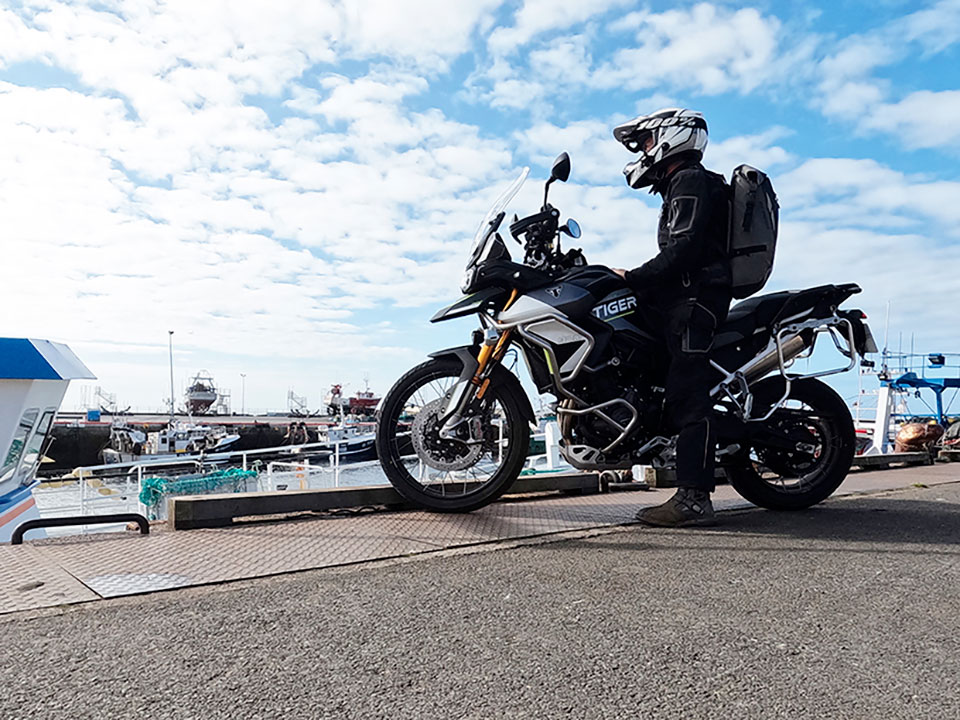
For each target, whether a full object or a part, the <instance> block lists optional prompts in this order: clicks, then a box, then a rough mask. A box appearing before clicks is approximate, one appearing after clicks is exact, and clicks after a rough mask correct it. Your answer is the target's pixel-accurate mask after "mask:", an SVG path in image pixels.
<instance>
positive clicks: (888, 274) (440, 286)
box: [0, 0, 960, 410]
mask: <svg viewBox="0 0 960 720" xmlns="http://www.w3.org/2000/svg"><path fill="white" fill-rule="evenodd" d="M957 68H960V0H943V1H941V2H901V1H899V0H874V1H873V2H870V3H858V2H853V1H852V0H835V1H834V2H830V3H826V2H820V3H811V2H803V1H802V0H800V1H797V2H791V3H777V2H759V3H756V4H751V5H743V4H733V3H724V2H714V3H677V2H672V3H665V2H649V3H637V2H631V1H629V0H512V1H508V2H501V1H500V0H457V2H450V0H325V1H324V0H315V1H313V2H295V1H294V0H273V1H272V2H270V3H266V2H243V1H241V0H230V1H229V2H228V1H227V0H203V2H197V1H196V0H166V1H155V2H151V1H143V0H123V1H122V2H121V1H120V0H96V1H93V2H75V3H67V2H54V1H51V0H22V1H21V0H4V1H3V2H2V3H0V138H2V141H0V243H2V249H3V256H4V258H3V262H2V263H0V293H2V297H3V311H2V326H0V334H2V335H5V336H12V337H16V336H24V335H26V336H32V337H43V338H50V339H54V340H59V341H63V342H67V343H69V344H70V345H71V346H72V347H73V348H74V350H75V351H76V352H77V354H78V355H79V356H80V357H81V358H82V359H83V360H84V361H85V362H86V363H87V365H88V366H89V367H90V368H91V369H92V370H93V371H94V372H95V374H96V375H97V376H98V378H99V381H98V383H97V384H99V385H100V386H102V387H103V388H104V389H105V390H106V391H107V392H111V393H115V394H116V395H117V398H118V401H119V402H120V404H121V405H122V406H124V405H133V406H134V407H136V408H140V409H149V408H159V407H160V406H161V405H162V403H163V402H164V398H165V397H167V396H168V395H169V389H168V388H169V374H168V366H167V339H168V335H167V331H168V330H173V331H175V334H174V336H173V339H174V364H175V383H176V385H177V392H178V393H179V392H180V391H181V390H182V388H183V387H184V386H185V385H186V383H187V380H188V378H189V377H190V376H192V375H193V374H194V373H196V372H197V371H199V370H201V369H206V370H209V371H210V372H211V373H212V374H213V376H214V377H215V378H216V380H217V383H218V384H219V385H220V386H222V387H223V388H224V389H225V390H229V391H232V393H233V406H234V409H237V410H239V409H240V405H241V397H240V396H241V377H240V375H241V373H243V374H244V375H246V380H245V382H244V383H243V384H244V385H245V390H244V398H243V399H244V402H245V405H246V409H247V410H250V409H251V408H253V409H267V408H270V409H283V408H285V407H286V405H287V392H288V391H289V390H293V391H294V392H296V393H297V394H298V395H303V396H306V397H307V399H308V404H309V405H310V406H311V407H317V406H319V404H320V399H321V396H322V395H323V394H325V392H326V389H327V388H328V386H329V385H330V384H331V383H333V382H339V383H344V384H346V385H347V386H348V390H349V391H353V390H356V389H358V388H362V386H363V383H364V377H365V376H366V375H369V379H370V384H371V387H372V389H374V390H378V391H385V390H386V389H387V388H388V387H389V385H390V384H391V383H392V382H393V381H394V379H396V377H397V376H399V375H400V374H401V373H402V372H403V371H404V370H405V369H406V368H407V367H408V366H410V365H412V364H414V363H416V362H418V361H419V360H420V359H422V358H423V357H424V356H425V354H426V353H427V352H429V351H431V350H433V349H436V348H439V347H445V346H449V345H455V344H460V343H462V342H463V341H464V340H465V338H466V337H467V336H468V333H469V331H470V330H471V329H472V327H473V321H471V320H464V321H458V322H453V323H448V324H446V325H433V326H432V325H430V324H429V323H427V319H428V318H429V317H430V315H431V314H432V313H433V311H434V310H435V309H436V307H437V306H440V305H443V304H446V303H447V302H449V301H451V300H453V299H454V298H455V297H457V296H458V295H459V291H458V289H457V285H458V282H459V277H460V274H461V269H462V265H463V263H464V261H465V254H466V250H467V247H468V245H469V238H470V237H471V236H472V234H473V230H474V229H475V227H476V224H477V222H478V221H479V219H480V218H481V217H482V215H483V214H484V212H485V210H486V208H487V207H488V206H489V204H490V203H491V202H492V200H493V199H494V198H495V196H496V195H497V194H498V193H499V191H500V190H501V189H502V188H503V186H505V185H506V184H507V183H509V181H510V180H511V179H512V178H513V177H514V176H515V175H516V174H517V173H518V171H519V169H520V168H522V167H523V166H524V165H529V166H530V167H531V168H532V175H533V177H534V178H536V179H537V181H536V182H532V181H531V182H528V184H527V186H526V187H525V189H524V191H523V192H522V193H521V194H520V195H519V196H518V197H517V199H516V200H515V206H514V209H515V210H516V211H518V212H519V213H520V214H524V213H525V212H530V211H532V210H533V209H535V206H536V205H537V196H538V194H539V192H540V182H539V181H540V180H541V179H543V178H544V176H545V175H546V173H547V172H548V169H549V165H550V162H551V160H552V158H553V157H554V156H555V155H556V154H558V153H559V152H560V151H562V150H567V151H569V152H570V154H571V156H572V159H573V173H572V176H571V181H570V182H569V183H567V184H566V185H563V186H557V187H556V189H555V190H554V192H553V195H552V198H553V202H554V204H555V205H557V206H559V207H560V208H561V209H562V211H563V212H564V213H565V215H569V216H573V217H575V218H576V219H577V220H578V221H579V222H580V224H581V225H582V227H583V229H584V235H583V238H582V240H581V244H582V246H583V249H584V252H585V253H586V254H587V256H588V258H590V259H591V260H592V261H593V262H603V263H606V264H609V265H619V266H627V267H630V266H634V265H638V264H640V263H641V262H642V261H643V260H645V259H646V258H647V257H649V256H650V255H651V254H652V253H653V252H654V251H655V242H654V227H655V223H656V216H657V205H658V204H657V202H656V198H655V197H653V196H650V195H647V194H645V193H643V194H641V193H638V192H637V191H634V190H630V189H629V188H627V187H626V185H625V184H624V182H623V178H622V175H621V168H622V167H623V165H624V164H625V163H626V162H627V161H628V160H629V159H630V156H629V154H628V153H627V152H626V151H625V150H624V149H623V148H622V147H621V146H619V145H618V144H617V143H616V142H615V141H614V140H613V138H612V136H611V134H610V129H611V128H612V127H613V126H614V125H615V124H617V123H618V122H621V121H623V120H625V119H628V118H629V117H632V116H634V115H636V114H639V113H645V112H650V111H652V110H654V109H657V108H659V107H663V106H672V105H679V106H684V107H690V108H695V109H698V110H701V111H702V112H704V113H705V115H706V117H707V120H708V123H709V125H710V132H711V145H710V147H709V149H708V152H707V158H706V164H707V165H708V166H710V167H712V168H714V169H716V170H717V171H720V172H724V173H725V174H727V175H729V172H730V170H731V169H732V168H733V167H734V166H735V165H737V164H740V163H741V162H747V163H750V164H752V165H756V166H758V167H762V168H765V169H766V170H768V171H769V173H770V174H771V176H772V178H773V181H774V185H775V187H776V189H777V191H778V193H779V195H780V200H781V205H782V208H783V210H782V213H783V214H782V220H783V225H782V232H781V240H780V247H779V250H778V259H777V265H776V268H775V271H774V275H773V278H772V280H771V283H770V285H769V286H768V289H769V290H771V291H772V290H777V289H783V288H797V287H803V286H810V285H817V284H822V283H827V282H851V281H853V282H858V283H860V284H861V285H862V286H863V288H864V293H863V295H861V296H860V297H859V298H858V300H857V303H858V304H859V305H861V306H862V307H863V308H864V309H865V310H866V311H867V313H868V314H869V315H870V316H871V321H872V324H873V326H874V330H875V334H876V335H877V338H878V341H879V342H881V343H882V342H883V334H884V322H885V315H886V309H887V305H888V301H889V303H890V308H891V311H890V335H891V344H892V345H895V344H896V342H897V339H898V337H899V333H903V335H904V337H905V338H909V337H910V335H911V334H913V335H914V336H915V342H916V345H917V349H918V350H924V351H927V350H939V351H944V350H960V338H958V333H957V329H956V328H957V321H956V317H957V298H958V297H960V172H958V170H957V161H958V157H960V122H958V118H960V71H958V69H957ZM904 342H905V343H907V342H908V340H905V341H904ZM81 390H83V388H80V387H78V388H75V389H73V390H72V391H71V395H70V396H68V400H67V403H66V404H65V407H71V406H75V405H76V404H77V403H79V402H80V399H81V396H82V393H81ZM86 393H88V394H89V393H90V388H87V389H86Z"/></svg>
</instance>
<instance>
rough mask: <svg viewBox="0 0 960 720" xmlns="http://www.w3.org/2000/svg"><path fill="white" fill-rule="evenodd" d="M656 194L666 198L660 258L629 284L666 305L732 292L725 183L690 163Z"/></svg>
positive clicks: (631, 275) (660, 230)
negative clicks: (706, 291)
mask: <svg viewBox="0 0 960 720" xmlns="http://www.w3.org/2000/svg"><path fill="white" fill-rule="evenodd" d="M654 191H655V192H659V193H660V194H661V196H662V197H663V207H662V208H661V210H660V223H659V227H658V230H657V244H658V245H659V247H660V252H659V253H658V254H657V256H656V257H654V258H652V259H651V260H649V261H647V262H646V263H644V264H643V265H641V266H640V267H638V268H635V269H633V270H630V271H628V272H627V274H626V280H627V284H628V285H629V286H630V287H631V289H633V290H634V292H636V293H637V294H638V295H641V296H646V297H648V298H649V297H653V296H656V298H657V300H658V302H659V303H665V304H670V303H671V302H672V301H679V300H683V299H693V298H697V297H698V296H700V295H701V291H702V290H704V289H707V288H710V289H711V290H717V291H720V292H723V291H724V290H728V289H729V287H730V283H731V274H730V261H729V259H728V255H727V226H728V224H729V204H728V191H727V185H726V183H725V182H724V179H723V177H722V176H720V175H717V174H716V173H712V172H710V171H709V170H707V169H705V168H704V167H703V165H701V164H700V163H699V162H690V163H688V164H686V165H684V166H682V167H680V168H678V169H677V170H675V171H674V172H673V173H672V174H671V175H670V176H669V177H667V178H665V179H664V180H663V181H662V182H661V183H659V184H658V185H656V186H654ZM708 292H709V291H708Z"/></svg>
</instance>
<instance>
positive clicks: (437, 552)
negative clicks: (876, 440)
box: [0, 464, 960, 718]
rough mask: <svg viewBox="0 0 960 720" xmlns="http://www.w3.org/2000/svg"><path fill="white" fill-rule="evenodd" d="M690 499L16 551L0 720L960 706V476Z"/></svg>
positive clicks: (742, 713) (606, 500) (760, 712)
mask: <svg viewBox="0 0 960 720" xmlns="http://www.w3.org/2000/svg"><path fill="white" fill-rule="evenodd" d="M669 492H670V491H669V490H664V489H659V490H657V489H655V490H652V491H649V492H620V493H606V494H563V495H557V494H545V495H538V496H536V499H534V496H530V497H514V498H512V499H508V500H505V501H502V502H498V503H495V504H493V505H491V506H489V507H487V508H484V509H482V510H479V511H476V512H474V513H470V514H466V515H437V514H428V513H422V512H411V511H401V512H397V511H380V512H375V511H370V512H362V513H356V512H342V513H329V514H323V515H317V516H309V517H307V516H297V517H294V518H292V519H284V520H278V519H274V520H271V521H269V522H255V523H254V522H250V523H238V524H235V525H234V526H231V527H227V528H216V529H203V530H187V531H173V530H166V531H165V530H163V529H160V528H157V529H155V531H153V532H151V534H149V535H147V536H139V535H135V534H134V533H129V534H121V535H119V536H118V535H116V534H112V535H109V536H107V535H101V536H96V535H87V536H74V537H69V538H58V539H51V540H44V541H36V542H28V543H26V544H24V545H17V546H0V557H2V562H0V567H3V568H5V569H7V570H8V572H7V573H5V574H3V575H2V576H0V580H2V582H0V602H2V603H3V606H2V607H0V628H2V629H0V632H2V635H3V638H4V641H3V644H2V647H3V658H2V663H0V682H2V687H3V688H4V692H3V693H2V694H0V718H107V717H110V718H115V717H149V718H220V717H223V718H226V717H231V718H233V717H244V718H301V717H302V718H328V717H329V718H380V717H383V718H386V717H389V718H407V717H410V718H414V717H416V718H500V717H517V718H520V717H523V718H531V717H538V718H539V717H542V718H553V717H577V718H613V717H657V718H660V717H663V718H733V717H736V718H781V717H783V718H787V717H790V718H798V717H800V718H823V717H844V718H877V717H883V718H955V717H958V716H960V639H958V638H960V632H958V630H960V627H958V626H960V619H958V618H960V600H958V598H960V466H958V465H955V464H938V465H933V466H923V467H912V468H906V469H895V470H886V471H871V472H856V473H851V474H850V476H848V478H847V480H846V481H845V483H844V484H843V486H841V488H840V490H839V491H838V493H837V494H836V495H835V496H834V497H832V498H831V499H829V500H828V501H827V502H825V503H823V504H821V505H818V506H815V507H813V508H810V509H808V510H804V511H800V512H794V513H775V512H769V511H764V510H757V509H754V508H751V507H750V506H748V505H747V504H746V503H745V502H744V501H742V500H738V499H737V498H736V497H735V496H734V494H733V493H732V491H731V490H730V489H729V488H727V487H721V488H720V489H719V490H718V492H717V501H716V504H717V506H718V509H719V510H720V521H721V522H720V524H719V526H718V527H716V528H704V529H696V530H690V529H687V530H661V529H651V528H643V527H640V526H638V525H635V524H632V515H633V512H635V510H636V509H637V508H638V507H640V506H643V505H654V504H656V503H658V502H661V501H662V500H663V498H664V497H666V495H667V494H668V493H669ZM31 598H32V599H33V604H32V605H31Z"/></svg>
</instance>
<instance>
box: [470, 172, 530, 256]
mask: <svg viewBox="0 0 960 720" xmlns="http://www.w3.org/2000/svg"><path fill="white" fill-rule="evenodd" d="M529 174H530V168H528V167H525V168H524V169H523V170H521V171H520V175H519V176H517V179H516V180H514V181H513V182H512V183H510V186H509V187H508V188H507V189H506V190H504V191H503V193H501V194H500V197H498V198H497V201H496V202H495V203H494V204H493V207H491V208H490V210H488V211H487V214H486V215H485V216H484V218H483V220H482V221H481V223H480V226H479V227H478V228H477V234H476V235H474V236H473V244H472V245H471V246H470V259H469V261H468V262H467V267H469V266H470V265H472V264H473V263H475V262H476V261H477V258H479V257H480V256H481V255H482V254H483V249H484V246H485V245H486V240H487V239H488V238H489V237H490V236H491V235H492V234H493V233H494V231H495V230H496V228H495V227H491V223H492V222H493V221H494V220H495V219H496V217H497V216H498V215H499V214H500V213H502V212H503V211H504V209H505V208H506V207H507V205H509V204H510V201H511V200H513V197H514V196H515V195H516V194H517V193H518V192H520V188H521V187H522V186H523V183H524V181H525V180H526V179H527V175H529Z"/></svg>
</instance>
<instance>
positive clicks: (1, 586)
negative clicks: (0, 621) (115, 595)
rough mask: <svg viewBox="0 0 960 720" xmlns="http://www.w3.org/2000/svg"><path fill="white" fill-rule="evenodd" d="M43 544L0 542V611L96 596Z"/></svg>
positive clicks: (0, 612) (81, 599) (77, 600)
mask: <svg viewBox="0 0 960 720" xmlns="http://www.w3.org/2000/svg"><path fill="white" fill-rule="evenodd" d="M97 597H98V595H97V594H96V593H94V592H93V591H92V590H90V589H89V588H88V587H86V586H84V585H83V584H82V583H81V582H80V581H79V580H77V579H76V578H74V577H72V576H71V575H70V574H69V573H68V572H67V571H66V570H64V569H62V568H60V567H58V566H57V564H56V562H54V561H53V560H52V559H51V558H50V557H49V556H48V555H47V554H46V552H45V550H44V549H43V548H38V547H31V546H30V545H16V546H14V545H0V614H3V613H9V612H16V611H17V610H28V609H32V608H42V607H54V606H56V605H65V604H68V603H77V602H85V601H87V600H96V599H97Z"/></svg>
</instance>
